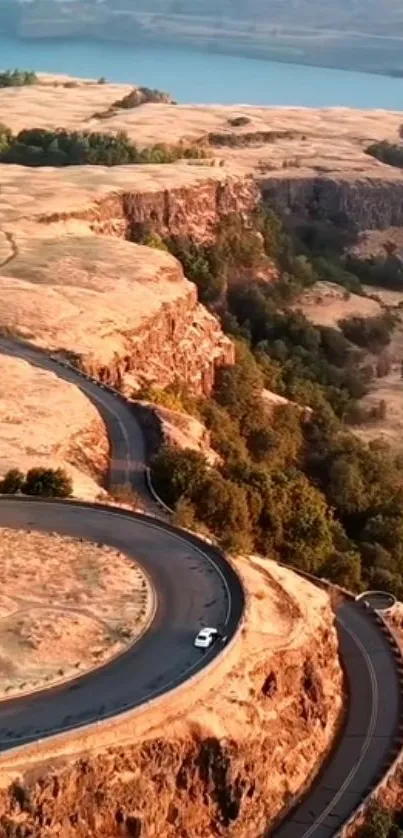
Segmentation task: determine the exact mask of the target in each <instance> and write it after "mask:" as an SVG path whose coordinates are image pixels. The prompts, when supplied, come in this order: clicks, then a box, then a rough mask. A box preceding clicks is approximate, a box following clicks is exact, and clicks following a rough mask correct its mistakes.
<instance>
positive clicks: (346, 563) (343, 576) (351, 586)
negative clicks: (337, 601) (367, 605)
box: [319, 551, 361, 591]
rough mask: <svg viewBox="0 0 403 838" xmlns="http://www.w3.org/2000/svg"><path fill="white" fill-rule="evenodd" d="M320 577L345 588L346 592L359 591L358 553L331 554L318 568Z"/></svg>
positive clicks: (359, 563)
mask: <svg viewBox="0 0 403 838" xmlns="http://www.w3.org/2000/svg"><path fill="white" fill-rule="evenodd" d="M319 574H320V576H323V577H324V578H325V579H328V580H329V582H334V583H335V584H337V585H341V586H342V587H343V588H347V590H348V591H359V590H360V586H361V560H360V555H359V553H356V552H354V551H350V552H349V553H338V552H335V553H332V554H331V555H330V556H329V558H328V559H327V561H326V562H324V564H323V565H321V567H320V568H319Z"/></svg>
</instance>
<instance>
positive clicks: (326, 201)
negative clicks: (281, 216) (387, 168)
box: [261, 173, 403, 230]
mask: <svg viewBox="0 0 403 838" xmlns="http://www.w3.org/2000/svg"><path fill="white" fill-rule="evenodd" d="M261 189H262V195H263V200H264V202H265V203H266V204H268V205H270V206H271V207H273V208H274V209H275V210H279V211H280V212H282V213H285V214H287V213H291V214H293V215H295V216H299V217H303V218H307V217H308V218H309V217H314V218H326V219H331V220H341V221H344V222H347V223H348V224H350V225H353V226H354V227H356V228H357V230H384V229H387V228H388V227H400V226H402V225H403V178H401V177H400V174H399V173H397V174H395V175H394V176H393V178H385V179H382V178H380V177H379V178H375V177H360V176H359V175H358V176H356V177H354V176H351V175H350V176H347V177H344V176H343V175H342V174H341V175H340V176H332V177H329V176H326V175H320V176H317V177H315V176H312V174H309V175H307V176H304V175H293V176H291V177H286V176H285V175H283V174H282V175H281V176H276V175H272V176H270V177H268V178H265V179H264V180H262V181H261Z"/></svg>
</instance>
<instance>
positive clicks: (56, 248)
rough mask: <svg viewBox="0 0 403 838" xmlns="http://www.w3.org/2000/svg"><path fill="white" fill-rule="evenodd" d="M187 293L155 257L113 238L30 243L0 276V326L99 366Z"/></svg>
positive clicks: (175, 271)
mask: <svg viewBox="0 0 403 838" xmlns="http://www.w3.org/2000/svg"><path fill="white" fill-rule="evenodd" d="M193 288H194V286H193V285H190V283H189V282H188V281H187V280H185V278H184V276H183V273H182V270H181V269H180V266H179V264H178V263H177V262H176V261H175V260H174V259H173V258H172V257H171V256H170V255H169V254H166V253H163V252H162V251H159V250H152V249H151V248H147V249H146V248H143V247H140V246H138V245H134V244H131V243H129V242H125V241H120V240H118V239H113V238H107V237H102V238H95V237H89V236H87V237H86V236H83V237H80V238H74V239H73V238H72V237H64V238H61V239H54V238H53V237H52V238H50V237H49V238H47V237H46V238H43V239H41V240H39V239H37V238H34V239H31V240H28V239H25V240H24V241H20V242H19V252H18V255H16V257H15V258H14V259H13V260H12V262H10V263H9V264H8V265H7V270H6V273H5V275H3V276H0V294H1V299H2V303H3V307H2V312H1V316H0V322H1V325H3V326H5V327H7V328H11V329H12V330H17V331H18V333H19V334H20V335H22V336H23V337H24V338H26V339H28V340H32V341H34V342H35V343H38V344H39V345H41V346H43V347H47V348H51V349H57V348H58V347H60V348H64V349H71V350H75V351H77V352H79V353H80V354H83V355H85V356H86V357H88V356H90V355H91V354H93V355H94V358H95V359H96V361H97V362H98V363H99V364H102V363H108V362H109V361H110V360H111V359H112V358H113V357H114V355H115V353H117V354H118V355H119V356H122V355H123V354H124V353H125V351H127V336H128V335H129V334H130V332H131V331H132V330H135V329H136V328H138V327H139V325H141V323H142V322H143V321H144V319H146V318H148V317H150V318H151V317H152V316H153V315H155V314H156V313H157V312H158V311H159V310H160V308H161V306H162V304H163V303H165V304H169V303H172V302H176V301H177V300H178V299H179V300H181V299H182V298H183V297H184V296H186V293H187V292H188V291H191V290H193Z"/></svg>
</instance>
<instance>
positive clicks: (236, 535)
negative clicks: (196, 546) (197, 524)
mask: <svg viewBox="0 0 403 838" xmlns="http://www.w3.org/2000/svg"><path fill="white" fill-rule="evenodd" d="M196 512H197V517H198V519H199V520H200V521H202V522H203V523H204V524H206V526H207V527H208V528H209V529H210V530H211V531H212V532H214V533H215V534H216V535H217V536H218V538H219V539H220V541H221V542H222V544H223V545H224V546H225V547H226V548H227V549H229V550H233V551H242V550H244V551H248V550H250V548H251V545H252V542H251V527H250V518H249V507H248V496H247V492H246V491H245V489H244V488H243V487H242V486H238V485H237V484H236V483H233V482H232V481H231V480H226V479H225V478H224V477H222V476H221V475H220V474H219V473H218V472H211V473H209V474H208V476H207V477H206V479H205V480H204V481H203V483H202V484H200V485H199V487H198V490H197V496H196Z"/></svg>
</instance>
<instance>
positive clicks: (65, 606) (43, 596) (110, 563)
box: [0, 529, 152, 698]
mask: <svg viewBox="0 0 403 838" xmlns="http://www.w3.org/2000/svg"><path fill="white" fill-rule="evenodd" d="M61 555H63V574H62V575H61V574H60V556H61ZM0 575H1V580H2V584H1V593H0V698H4V697H7V698H9V697H11V696H12V695H15V694H17V695H22V694H23V693H26V692H31V691H32V690H37V689H40V688H43V687H49V686H52V685H53V684H55V683H56V682H58V681H62V680H65V679H66V678H74V677H76V676H77V675H81V674H83V673H84V672H86V671H88V670H90V669H91V668H93V667H94V666H98V665H100V664H102V663H104V662H105V661H107V660H108V659H109V658H111V657H112V656H114V655H116V654H119V653H120V652H122V651H123V649H124V648H125V647H126V646H127V645H129V644H130V643H132V642H133V641H134V640H135V639H136V637H137V636H138V635H139V634H140V633H141V631H142V630H143V628H144V626H145V624H146V622H147V620H148V619H149V615H150V613H151V604H152V598H151V589H150V587H149V584H148V581H147V580H146V578H145V576H144V574H143V573H142V571H141V570H140V568H139V567H138V566H136V565H135V564H133V562H132V561H129V560H128V559H127V558H126V557H125V556H123V555H122V554H121V553H118V552H117V551H116V550H113V549H111V548H109V547H105V546H102V545H98V544H91V543H90V542H82V541H81V540H79V539H72V538H65V537H62V536H59V535H56V534H53V535H48V534H45V533H38V532H18V531H16V530H8V529H1V530H0Z"/></svg>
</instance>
